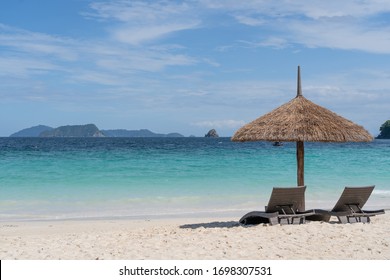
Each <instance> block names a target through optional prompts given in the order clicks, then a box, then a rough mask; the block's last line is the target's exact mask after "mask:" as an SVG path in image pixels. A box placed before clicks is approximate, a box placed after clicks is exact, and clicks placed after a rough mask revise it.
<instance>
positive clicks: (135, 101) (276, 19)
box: [0, 0, 390, 136]
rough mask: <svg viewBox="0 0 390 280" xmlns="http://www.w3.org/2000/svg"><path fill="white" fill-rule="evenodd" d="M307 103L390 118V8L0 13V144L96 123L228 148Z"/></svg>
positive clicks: (51, 8) (169, 7) (260, 2)
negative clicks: (258, 121)
mask: <svg viewBox="0 0 390 280" xmlns="http://www.w3.org/2000/svg"><path fill="white" fill-rule="evenodd" d="M298 65H301V75H302V89H303V95H304V96H305V97H307V98H308V99H310V100H312V101H313V102H315V103H317V104H319V105H321V106H324V107H326V108H328V109H330V110H332V111H334V112H336V113H338V114H340V115H342V116H344V117H346V118H348V119H350V120H352V121H354V122H356V123H358V124H361V125H363V126H364V127H365V128H367V129H368V130H369V131H370V132H371V133H372V134H373V135H377V134H378V133H379V127H380V125H381V124H382V123H383V122H384V121H386V120H387V119H390V1H386V0H359V1H357V0H356V1H339V0H328V1H322V0H312V1H305V0H295V1H288V0H280V1H271V0H267V1H265V0H257V1H256V0H247V1H236V0H198V1H195V0H191V1H190V0H188V1H126V0H118V1H115V0H113V1H92V0H1V1H0V136H8V135H10V134H11V133H13V132H16V131H18V130H20V129H23V128H26V127H31V126H34V125H38V124H45V125H49V126H53V127H57V126H61V125H67V124H86V123H95V124H96V125H97V126H98V127H99V128H101V129H115V128H125V129H141V128H148V129H150V130H152V131H154V132H158V133H168V132H179V133H182V134H183V135H185V136H189V135H196V136H203V135H204V134H205V133H206V132H207V131H208V130H209V129H211V128H215V129H216V130H217V131H218V132H219V134H220V135H222V136H231V135H232V134H233V133H234V131H236V130H237V129H238V128H239V127H241V126H242V125H243V124H245V123H247V122H249V121H252V120H253V119H255V118H257V117H259V116H261V115H263V114H265V113H267V112H269V111H271V110H272V109H274V108H276V107H277V106H279V105H281V104H283V103H285V102H288V101H289V100H291V99H292V98H294V97H295V95H296V71H297V66H298Z"/></svg>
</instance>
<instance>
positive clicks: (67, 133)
mask: <svg viewBox="0 0 390 280" xmlns="http://www.w3.org/2000/svg"><path fill="white" fill-rule="evenodd" d="M10 137H184V136H183V135H181V134H180V133H168V134H162V133H154V132H152V131H150V130H148V129H140V130H127V129H107V130H100V129H99V128H98V127H97V126H96V125H94V124H86V125H65V126H60V127H57V128H52V127H50V126H45V125H38V126H34V127H30V128H26V129H23V130H21V131H18V132H16V133H14V134H12V135H10Z"/></svg>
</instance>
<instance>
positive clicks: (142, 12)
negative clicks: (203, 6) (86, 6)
mask: <svg viewBox="0 0 390 280" xmlns="http://www.w3.org/2000/svg"><path fill="white" fill-rule="evenodd" d="M90 7H91V8H92V9H93V10H94V12H95V13H84V15H86V16H88V17H92V18H96V19H104V20H116V21H119V22H120V23H121V24H119V26H118V25H116V26H115V27H112V28H111V34H112V37H113V38H114V39H116V40H118V41H119V42H122V43H128V44H132V45H138V44H141V43H148V42H151V41H153V40H157V39H161V38H163V37H165V36H167V35H169V34H171V33H174V32H178V31H182V30H188V29H194V28H198V27H199V26H200V21H199V20H197V19H196V17H195V16H194V13H193V11H194V10H192V9H191V8H193V7H191V6H190V5H188V4H187V3H186V2H185V1H183V2H182V3H174V2H169V1H153V2H145V1H107V2H98V3H92V4H91V5H90Z"/></svg>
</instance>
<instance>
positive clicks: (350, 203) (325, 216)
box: [308, 186, 385, 224]
mask: <svg viewBox="0 0 390 280" xmlns="http://www.w3.org/2000/svg"><path fill="white" fill-rule="evenodd" d="M374 187H375V186H367V187H345V189H344V191H343V193H342V194H341V196H340V198H339V200H338V201H337V203H336V205H335V206H334V207H333V209H332V210H330V211H328V210H323V209H314V212H315V215H311V216H310V217H308V220H311V221H325V222H329V220H330V218H331V217H332V216H336V217H337V219H338V220H339V222H340V223H342V224H345V223H356V222H362V223H369V222H370V217H372V216H375V215H379V214H384V213H385V211H384V210H383V209H380V210H373V211H369V210H362V208H363V206H364V204H365V203H366V202H367V200H368V198H369V197H370V195H371V193H372V191H373V190H374Z"/></svg>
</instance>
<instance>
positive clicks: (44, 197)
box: [0, 138, 390, 220]
mask: <svg viewBox="0 0 390 280" xmlns="http://www.w3.org/2000/svg"><path fill="white" fill-rule="evenodd" d="M295 153H296V151H295V143H284V145H283V146H282V147H274V146H272V143H269V142H256V143H234V142H231V141H230V139H229V138H217V139H210V138H0V166H1V168H0V218H1V219H2V220H18V219H59V218H91V217H97V218H99V217H135V216H137V217H139V216H148V215H163V216H164V215H176V214H180V213H183V214H184V215H186V214H195V215H197V214H198V215H201V214H202V213H210V212H211V213H241V212H245V211H247V210H254V209H258V210H259V209H260V210H261V209H263V206H264V205H265V204H266V202H267V201H268V198H269V195H270V193H271V190H272V187H275V186H296V154H295ZM305 184H306V186H307V190H306V200H307V202H306V205H307V208H311V207H316V208H317V207H326V208H331V207H332V206H333V205H334V203H335V201H336V200H337V198H338V197H339V195H340V194H341V192H342V189H343V187H344V186H364V185H376V188H375V191H374V193H373V195H372V196H371V197H370V200H369V201H368V202H367V205H366V206H367V207H368V208H372V207H374V208H375V207H381V208H390V141H389V140H375V141H374V142H371V143H342V144H336V143H305Z"/></svg>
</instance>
